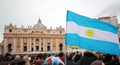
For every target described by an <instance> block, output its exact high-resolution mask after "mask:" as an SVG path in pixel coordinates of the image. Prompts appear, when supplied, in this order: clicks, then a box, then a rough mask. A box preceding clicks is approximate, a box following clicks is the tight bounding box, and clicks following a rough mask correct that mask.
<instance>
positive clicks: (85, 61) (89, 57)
mask: <svg viewBox="0 0 120 65" xmlns="http://www.w3.org/2000/svg"><path fill="white" fill-rule="evenodd" d="M95 60H98V58H97V56H96V55H95V54H94V53H92V52H90V51H86V52H85V53H84V55H83V57H82V58H81V59H80V60H78V64H77V65H90V64H91V63H92V62H93V61H95Z"/></svg>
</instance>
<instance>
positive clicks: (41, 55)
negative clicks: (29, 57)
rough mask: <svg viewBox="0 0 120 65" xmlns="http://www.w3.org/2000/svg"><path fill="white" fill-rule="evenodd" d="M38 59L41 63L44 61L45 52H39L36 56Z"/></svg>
mask: <svg viewBox="0 0 120 65" xmlns="http://www.w3.org/2000/svg"><path fill="white" fill-rule="evenodd" d="M36 60H37V61H38V62H40V63H42V62H44V55H43V54H38V55H37V56H36Z"/></svg>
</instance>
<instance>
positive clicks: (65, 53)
mask: <svg viewBox="0 0 120 65" xmlns="http://www.w3.org/2000/svg"><path fill="white" fill-rule="evenodd" d="M64 55H65V60H64V62H65V65H66V61H67V57H66V55H67V45H66V44H65V52H64Z"/></svg>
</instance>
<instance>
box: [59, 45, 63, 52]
mask: <svg viewBox="0 0 120 65" xmlns="http://www.w3.org/2000/svg"><path fill="white" fill-rule="evenodd" d="M59 50H60V51H62V50H63V45H62V43H61V44H60V45H59Z"/></svg>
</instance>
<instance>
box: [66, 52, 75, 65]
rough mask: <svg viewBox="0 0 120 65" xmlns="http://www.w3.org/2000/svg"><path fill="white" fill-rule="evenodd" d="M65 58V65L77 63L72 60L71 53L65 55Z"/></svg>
mask: <svg viewBox="0 0 120 65" xmlns="http://www.w3.org/2000/svg"><path fill="white" fill-rule="evenodd" d="M66 58H67V59H66V65H77V63H76V62H75V61H73V60H72V54H71V53H67V54H66Z"/></svg>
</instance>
